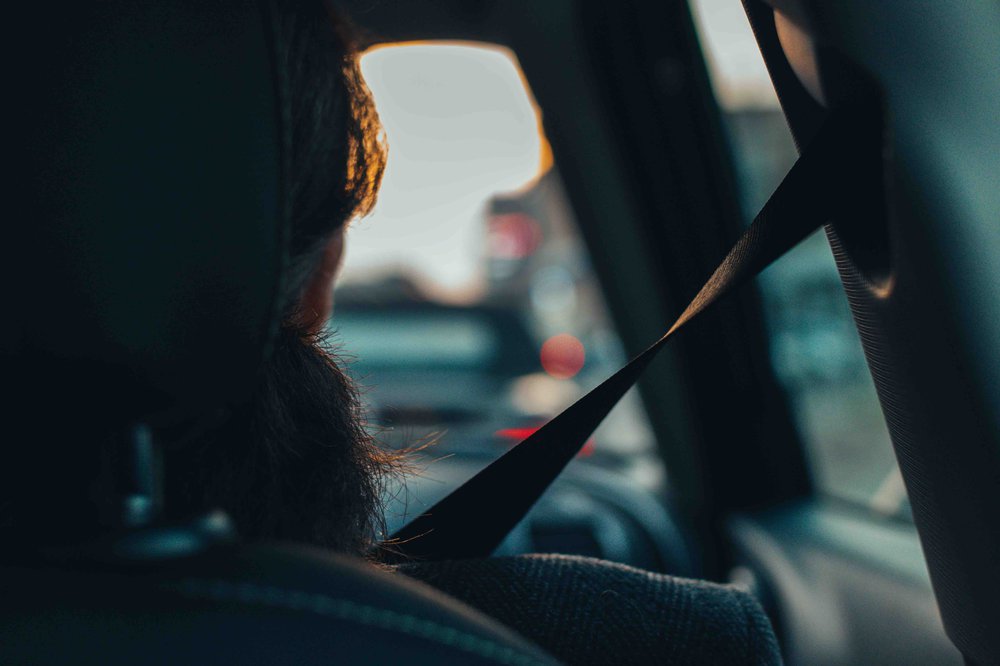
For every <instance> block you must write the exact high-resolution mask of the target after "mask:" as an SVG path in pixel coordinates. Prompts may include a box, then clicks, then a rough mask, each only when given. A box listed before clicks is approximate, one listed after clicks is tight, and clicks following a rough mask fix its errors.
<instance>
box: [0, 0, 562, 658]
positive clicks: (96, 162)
mask: <svg viewBox="0 0 1000 666" xmlns="http://www.w3.org/2000/svg"><path fill="white" fill-rule="evenodd" d="M260 4H263V3H260ZM7 21H8V25H10V26H14V27H15V30H13V33H14V35H13V40H12V41H11V42H10V43H8V46H9V47H11V48H12V49H13V51H14V52H15V53H17V54H18V59H17V60H16V62H17V63H18V65H17V67H16V68H15V69H16V70H17V71H16V72H15V76H14V77H13V83H12V90H13V93H14V94H13V95H12V96H11V99H16V100H17V101H16V103H15V104H12V106H13V107H14V109H15V115H16V120H15V123H14V125H13V127H15V128H16V129H15V134H16V137H15V139H16V140H15V152H14V156H13V159H12V160H11V161H12V162H13V164H14V166H15V179H16V180H15V181H14V182H15V184H16V186H15V187H14V188H13V192H12V193H11V194H12V200H13V201H16V202H17V203H18V204H20V205H19V208H18V214H17V215H16V216H15V217H14V219H11V220H9V223H8V228H9V230H10V235H9V236H8V237H7V238H6V239H5V243H4V247H5V250H6V252H5V254H6V255H7V256H6V257H5V259H6V260H5V261H4V262H2V264H3V266H4V270H5V273H6V274H5V275H4V276H3V279H2V280H0V288H2V289H3V290H4V294H3V298H4V304H5V308H6V312H7V314H8V316H7V317H6V318H5V320H4V325H3V327H2V332H0V336H2V338H0V367H2V370H3V372H2V373H0V376H2V378H3V382H4V384H5V386H4V389H5V390H4V393H5V395H9V396H10V400H5V402H4V405H3V408H2V409H3V417H4V418H3V420H4V423H5V426H6V427H7V435H8V436H5V437H4V438H3V444H2V450H0V455H2V456H4V461H3V463H0V469H2V475H3V477H4V478H3V480H2V483H0V488H2V492H3V494H4V496H3V498H0V505H2V506H0V539H2V541H3V551H2V555H0V597H2V599H3V602H2V603H0V616H2V618H0V662H3V663H5V664H21V663H32V664H50V663H52V664H55V663H100V664H114V663H121V664H126V663H128V664H134V663H147V664H148V663H163V664H167V663H170V664H177V663H185V664H198V663H212V664H216V663H221V662H236V663H260V664H275V663H297V664H310V663H317V664H320V663H321V664H329V663H331V662H336V663H392V662H398V663H418V664H424V663H468V664H542V663H552V662H551V660H550V659H549V658H548V657H546V656H545V655H544V654H542V653H541V652H540V651H538V650H537V649H535V648H534V647H532V646H530V645H529V644H528V643H526V642H525V641H524V640H523V639H520V638H518V637H517V636H515V635H514V634H513V633H512V632H510V631H509V630H506V629H504V628H502V627H500V626H499V625H498V624H496V623H495V622H493V621H490V620H488V619H486V618H485V617H484V616H482V615H480V614H478V613H476V612H475V611H473V610H471V609H469V608H466V607H463V606H462V605H461V604H458V603H457V602H454V601H451V600H449V599H447V598H445V597H444V596H442V595H440V594H439V593H435V592H433V591H431V590H429V589H428V588H424V587H423V586H420V585H419V584H417V583H413V582H407V581H406V580H404V579H402V577H399V576H391V575H389V574H387V573H385V572H381V571H378V570H376V569H375V568H374V567H372V566H370V565H367V564H365V563H363V562H360V561H354V560H351V559H347V558H343V557H334V556H329V555H324V554H319V553H315V552H309V551H304V550H297V549H293V548H285V547H279V546H272V547H248V546H241V545H240V544H239V542H238V539H237V538H236V536H235V535H234V534H233V533H232V530H231V529H229V527H228V524H227V522H226V520H225V518H224V516H206V517H203V518H201V519H198V520H192V521H190V522H188V523H183V524H163V523H162V522H161V521H160V520H159V519H157V513H156V511H155V504H156V501H157V498H156V496H155V478H154V477H155V474H154V473H153V472H154V471H155V465H154V464H152V462H153V458H155V454H156V442H152V441H151V440H150V433H151V432H154V431H155V429H156V427H181V426H184V425H185V424H190V423H197V422H198V421H199V420H200V419H204V418H207V417H211V416H212V415H213V414H215V413H216V412H218V411H219V410H220V409H225V408H226V407H227V406H228V405H231V404H237V403H240V402H241V401H243V400H245V399H246V397H247V393H248V391H249V390H250V387H252V386H253V384H254V380H255V377H256V373H257V370H258V367H259V365H260V363H261V361H262V360H263V359H264V358H265V356H266V354H267V350H268V345H269V341H270V339H271V337H272V334H273V332H274V331H276V329H277V325H278V321H279V313H280V311H281V310H282V307H281V305H282V304H281V303H280V302H279V294H280V293H281V274H282V266H283V263H284V261H285V248H284V237H285V223H286V219H285V217H286V216H285V198H284V196H283V191H282V186H283V184H284V181H283V176H284V168H283V157H284V155H285V154H286V149H287V137H286V134H287V126H288V123H287V122H286V120H287V119H286V118H285V117H284V116H285V111H284V109H285V108H286V106H287V104H286V102H287V100H284V99H283V98H282V91H283V90H284V86H283V76H282V72H281V71H280V70H279V69H277V68H275V67H273V65H272V61H273V58H272V54H271V50H270V46H271V35H270V32H269V25H270V24H269V21H268V20H267V12H266V8H265V11H263V12H262V10H261V7H260V6H259V4H258V3H256V2H253V1H251V0H218V1H217V2H211V3H202V2H173V1H169V2H142V3H132V2H124V1H122V2H116V1H112V2H103V3H82V4H74V5H72V6H67V7H60V9H59V10H58V11H56V10H55V9H54V8H53V7H51V6H49V5H44V4H43V5H39V4H38V3H21V4H20V5H18V6H17V7H16V8H12V9H11V11H10V12H9V13H8V16H7ZM8 62H15V61H14V60H9V61H8ZM15 433H16V434H17V435H16V436H14V434H15Z"/></svg>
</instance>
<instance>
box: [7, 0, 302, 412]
mask: <svg viewBox="0 0 1000 666" xmlns="http://www.w3.org/2000/svg"><path fill="white" fill-rule="evenodd" d="M19 4H20V5H21V8H18V9H16V10H13V11H12V13H13V14H16V16H13V17H9V19H10V20H9V23H8V25H12V26H18V28H17V30H16V31H15V32H16V33H17V37H16V42H15V44H14V45H13V47H14V49H15V52H17V53H19V58H20V62H22V63H25V66H24V67H22V68H20V71H18V72H17V73H16V75H15V83H14V85H15V89H16V92H15V93H14V94H12V95H10V96H8V100H10V101H12V102H13V103H14V104H13V106H15V107H16V108H15V115H16V116H17V120H16V121H15V124H14V125H13V129H14V133H15V134H16V136H15V137H14V139H15V143H16V144H17V153H16V155H15V159H14V160H12V162H13V165H14V168H15V170H16V178H17V181H15V182H20V185H18V186H17V187H15V188H14V196H15V197H16V199H17V201H18V206H17V212H16V214H15V216H14V219H12V220H9V224H10V226H11V229H10V232H12V235H13V239H11V237H10V236H8V241H9V244H8V246H7V250H8V252H9V253H10V254H11V255H12V256H11V257H10V258H9V260H8V261H6V262H5V266H6V270H8V271H9V273H10V274H9V275H7V276H4V279H3V281H2V282H3V286H2V289H3V290H4V298H3V302H4V308H5V311H6V313H7V317H6V323H5V324H4V326H3V327H2V328H3V330H2V332H0V336H2V337H0V354H2V357H3V365H4V366H5V368H6V371H5V373H4V375H5V377H6V380H7V382H8V388H11V389H14V390H15V391H16V392H17V393H18V395H19V396H20V397H21V400H22V401H23V404H24V405H28V406H33V405H34V406H37V405H38V404H39V403H40V402H43V403H45V404H47V405H50V406H52V407H54V408H55V409H54V411H55V412H56V413H58V412H60V411H61V410H62V409H63V408H64V407H66V406H69V407H70V408H72V409H74V410H76V411H81V412H83V411H86V412H89V413H91V415H93V416H94V417H95V418H98V419H100V420H104V419H105V417H106V418H107V419H109V420H111V421H113V422H122V421H126V422H127V421H128V420H135V419H147V418H151V417H152V416H153V415H157V414H158V415H160V416H161V417H162V416H163V415H164V414H174V415H177V414H184V415H191V414H193V413H197V412H198V411H199V410H203V409H206V408H209V407H214V406H218V405H220V404H225V403H226V402H228V401H234V400H239V399H241V398H242V397H243V395H244V393H245V392H246V391H247V390H248V388H249V387H250V386H251V385H252V380H253V377H254V374H255V372H256V370H257V368H258V366H259V363H260V361H261V359H262V358H263V355H264V354H265V351H266V348H267V345H268V341H269V339H270V336H271V334H272V331H273V330H274V329H275V326H276V322H277V314H278V311H279V308H280V303H279V302H278V300H279V293H280V289H279V281H280V275H281V268H282V262H283V256H284V252H285V248H284V243H283V240H282V238H283V235H284V232H283V218H284V214H283V203H282V201H283V197H282V193H281V187H280V183H281V171H282V169H281V167H280V160H281V157H280V156H281V153H282V148H281V146H282V143H283V142H282V141H281V130H280V128H281V127H282V126H283V124H282V123H281V122H280V118H279V116H280V114H281V108H282V105H281V103H280V101H279V99H278V98H277V96H276V92H275V91H276V89H280V85H277V84H276V81H277V79H276V72H275V69H274V68H273V67H272V57H271V54H270V46H269V35H268V28H267V22H266V21H265V20H263V17H262V12H261V11H260V8H259V7H258V5H257V3H255V2H253V1H250V0H217V1H213V2H211V3H208V4H206V3H201V2H128V1H113V2H101V3H72V4H70V5H68V6H60V7H59V9H58V10H56V9H55V8H53V7H51V6H49V5H47V4H46V3H19ZM26 5H27V7H25V6H26ZM8 92H10V90H8Z"/></svg>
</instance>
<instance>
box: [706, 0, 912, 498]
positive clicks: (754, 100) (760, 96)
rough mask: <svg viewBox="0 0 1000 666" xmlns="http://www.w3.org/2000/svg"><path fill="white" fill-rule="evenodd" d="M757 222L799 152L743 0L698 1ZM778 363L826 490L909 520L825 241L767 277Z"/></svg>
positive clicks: (749, 211)
mask: <svg viewBox="0 0 1000 666" xmlns="http://www.w3.org/2000/svg"><path fill="white" fill-rule="evenodd" d="M692 9H693V11H694V14H695V19H696V24H697V25H698V29H699V32H700V37H701V41H702V45H703V48H704V49H705V56H706V60H707V62H708V66H709V72H710V74H711V77H712V83H713V87H714V89H715V93H716V97H717V99H718V101H719V104H720V106H721V109H722V113H723V118H724V122H725V125H726V129H727V130H728V135H729V140H730V144H731V147H732V151H733V158H734V161H735V163H736V167H737V172H738V174H737V175H738V178H739V181H740V185H741V194H742V206H743V210H744V213H745V217H746V220H747V221H749V220H750V219H752V218H753V216H754V215H755V214H756V213H757V211H758V210H760V208H761V206H762V205H763V204H764V202H765V201H766V200H767V198H768V196H770V194H771V192H773V191H774V189H775V188H776V187H777V185H778V183H779V182H780V181H781V179H782V177H784V175H785V173H787V171H788V169H789V168H790V167H791V166H792V164H793V163H794V162H795V158H796V155H797V153H796V150H795V146H794V144H793V142H792V138H791V134H790V133H789V131H788V126H787V124H786V123H785V120H784V117H783V116H782V113H781V109H780V108H779V106H778V100H777V97H776V95H775V92H774V88H773V87H772V85H771V81H770V78H769V77H768V74H767V70H766V68H765V66H764V62H763V59H762V58H761V55H760V51H759V50H758V47H757V44H756V41H755V40H754V38H753V33H752V31H751V29H750V25H749V22H748V21H747V18H746V15H745V14H744V12H743V8H742V6H741V5H740V3H738V2H730V0H692ZM760 286H761V289H762V292H763V296H764V306H765V316H766V319H767V324H768V328H769V334H770V346H771V349H770V351H771V359H772V362H773V363H774V368H775V371H776V374H777V375H778V378H779V380H780V381H781V382H782V384H783V385H784V386H785V388H786V390H787V391H788V393H789V396H790V398H791V402H792V407H793V409H794V412H795V417H796V419H797V421H798V427H799V431H800V433H801V435H802V438H803V439H804V441H805V443H806V446H807V452H808V455H809V458H810V461H811V464H812V467H813V472H814V475H815V478H816V481H817V484H818V486H819V488H820V489H821V491H823V492H825V493H827V494H829V495H832V496H835V497H839V498H843V499H848V500H852V501H856V502H862V503H865V504H867V505H869V506H871V507H872V508H874V509H876V510H878V511H880V512H883V513H887V514H892V515H900V514H902V515H906V514H908V505H907V503H906V493H905V490H904V488H903V483H902V478H901V477H900V475H899V470H898V468H897V466H896V460H895V458H894V456H893V453H892V447H891V444H890V442H889V434H888V431H887V429H886V426H885V421H884V419H883V417H882V412H881V410H880V408H879V405H878V399H877V396H876V394H875V388H874V386H873V384H872V380H871V376H870V375H869V373H868V369H867V366H866V365H865V360H864V355H863V353H862V350H861V343H860V341H859V339H858V335H857V331H856V329H855V327H854V322H853V321H852V319H851V313H850V309H849V307H848V305H847V300H846V297H845V295H844V292H843V290H842V289H841V286H840V279H839V277H838V275H837V269H836V266H835V264H834V260H833V255H832V253H831V251H830V247H829V245H828V244H827V241H826V236H825V235H824V234H823V233H822V232H819V233H816V234H814V235H813V236H811V237H810V238H808V239H807V240H806V241H804V242H803V243H802V244H801V245H800V246H799V247H798V248H796V249H795V250H793V251H792V252H791V253H789V254H788V255H787V256H785V257H784V258H782V259H781V260H780V261H778V262H777V263H775V264H774V265H773V266H772V267H770V268H769V269H767V270H766V271H765V272H764V273H763V274H762V275H761V278H760Z"/></svg>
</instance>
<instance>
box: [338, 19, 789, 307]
mask: <svg viewBox="0 0 1000 666" xmlns="http://www.w3.org/2000/svg"><path fill="white" fill-rule="evenodd" d="M692 6H693V9H694V13H695V18H696V22H697V24H698V26H699V30H700V34H701V39H702V42H703V45H704V46H705V48H706V51H707V54H708V63H709V68H710V71H711V72H712V77H713V82H714V85H715V88H716V93H717V95H718V97H719V100H720V102H721V104H722V105H723V107H725V108H728V109H736V108H745V107H762V106H773V105H774V104H775V103H776V100H775V98H774V93H773V90H772V88H771V86H770V81H769V80H768V78H767V72H766V70H765V69H764V65H763V62H762V61H761V58H760V54H759V52H758V51H757V46H756V43H755V42H754V41H753V37H752V35H751V33H750V28H749V25H748V23H747V19H746V16H745V15H744V13H743V10H742V7H741V6H740V3H738V2H733V1H732V0H694V1H693V3H692ZM361 69H362V72H363V74H364V76H365V80H366V81H367V82H368V85H369V87H370V88H371V91H372V95H373V97H374V99H375V104H376V107H377V108H378V111H379V115H380V116H381V119H382V123H383V125H384V127H385V132H386V139H387V141H388V145H389V161H388V165H387V169H386V174H385V180H384V182H383V185H382V190H381V193H380V196H379V202H378V205H377V206H376V207H375V210H374V211H373V213H372V214H371V215H370V216H369V217H367V218H365V219H362V220H359V221H356V222H355V223H353V224H352V226H351V229H350V231H349V232H348V243H347V255H346V260H345V267H344V272H343V274H342V276H341V279H342V280H343V282H344V283H350V282H357V281H365V280H371V279H378V277H380V276H383V275H386V274H389V273H394V272H400V271H401V272H404V273H407V274H411V275H417V276H418V277H419V278H420V280H421V282H422V285H423V286H424V287H425V288H427V289H429V290H430V291H432V292H434V293H435V295H436V296H437V297H439V298H442V299H444V300H453V301H462V300H467V299H469V298H471V295H472V294H475V293H476V291H477V286H478V285H480V284H481V282H482V280H483V278H484V276H483V275H482V274H481V272H482V269H483V266H482V262H481V257H482V254H483V251H484V235H485V231H486V228H485V222H484V219H483V212H484V208H485V206H486V204H487V202H488V201H489V199H490V198H491V196H493V195H494V194H497V193H501V192H510V191H515V190H518V189H521V188H523V187H526V186H527V185H529V184H530V183H531V182H533V180H534V179H535V178H536V177H537V176H538V175H539V172H540V170H541V169H542V168H543V167H542V165H543V163H544V161H545V159H546V158H545V157H543V152H544V151H545V146H544V145H543V144H544V139H543V138H542V137H541V136H540V135H539V128H540V123H539V119H538V115H537V110H536V108H535V106H534V103H533V100H532V97H531V93H530V92H529V91H528V90H527V88H526V84H525V82H524V79H523V77H522V75H521V71H520V68H519V66H518V64H517V60H516V58H515V57H514V55H513V54H512V53H511V52H509V51H508V50H506V49H503V48H499V47H490V46H475V45H470V44H457V43H452V44H427V43H418V44H409V45H395V46H383V47H378V48H375V49H373V50H371V51H369V52H368V53H366V54H365V55H364V56H363V57H362V59H361ZM418 249H419V251H417V250H418Z"/></svg>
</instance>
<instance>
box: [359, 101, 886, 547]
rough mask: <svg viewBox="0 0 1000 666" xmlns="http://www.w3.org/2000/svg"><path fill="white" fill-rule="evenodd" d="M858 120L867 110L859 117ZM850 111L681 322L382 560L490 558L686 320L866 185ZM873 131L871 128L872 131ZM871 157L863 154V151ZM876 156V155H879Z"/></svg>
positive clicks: (796, 169)
mask: <svg viewBox="0 0 1000 666" xmlns="http://www.w3.org/2000/svg"><path fill="white" fill-rule="evenodd" d="M860 120H863V119H860ZM863 127H865V123H864V122H859V115H858V114H857V113H855V112H853V111H848V110H844V111H837V112H831V113H830V114H829V117H828V118H827V120H826V122H825V123H824V125H823V126H822V127H821V128H820V130H819V131H818V132H817V133H816V136H815V137H814V138H813V139H812V141H810V142H809V144H808V145H807V147H806V149H805V150H804V151H803V153H802V155H801V156H800V157H799V159H798V160H797V161H796V163H795V165H794V166H793V167H792V169H791V170H790V171H789V172H788V174H787V175H786V176H785V178H784V180H783V181H782V182H781V184H780V185H779V186H778V189H777V190H775V192H774V194H773V195H771V198H770V199H769V200H768V201H767V203H766V204H765V205H764V207H763V209H762V210H761V211H760V213H758V214H757V216H756V217H755V218H754V220H753V222H752V223H751V224H750V226H749V227H748V228H747V229H746V231H745V232H744V233H743V235H742V236H741V237H740V239H739V240H738V241H737V242H736V245H735V246H734V247H733V248H732V250H730V251H729V254H727V255H726V258H725V259H724V260H723V261H722V263H721V264H720V265H719V267H718V268H717V269H716V270H715V272H714V273H713V274H712V276H711V277H710V278H709V279H708V282H706V283H705V285H704V286H703V287H702V288H701V290H700V291H699V292H698V294H697V295H696V296H695V297H694V299H693V300H692V301H691V302H690V304H689V305H688V306H687V308H685V310H684V311H683V312H682V313H681V315H680V317H678V318H677V321H675V322H674V323H673V325H672V326H671V327H670V329H669V330H668V331H667V332H666V334H664V335H663V337H661V338H660V339H659V340H657V341H656V342H654V343H653V344H652V345H651V346H650V347H649V348H647V349H646V350H645V351H644V352H642V353H641V354H639V355H638V356H636V357H635V358H633V359H632V360H631V361H630V362H629V363H628V364H627V365H625V367H623V368H622V369H621V370H619V371H618V372H616V373H615V374H613V375H612V376H611V377H609V378H608V379H606V380H605V381H604V382H603V383H601V384H600V385H598V386H597V387H596V388H595V389H593V390H592V391H590V392H589V393H587V394H586V395H584V396H583V397H582V398H580V399H579V400H578V401H576V402H575V403H573V404H572V405H570V406H569V407H568V408H566V409H565V410H564V411H563V412H562V413H560V414H559V415H558V416H556V417H555V418H553V419H552V420H551V421H549V422H548V423H546V424H545V425H544V426H542V427H541V428H540V429H539V430H537V431H536V432H534V433H533V434H532V435H531V436H529V437H528V438H527V439H525V440H524V441H522V442H521V443H520V444H518V445H517V446H515V447H513V448H512V449H510V450H509V451H508V452H507V453H505V454H504V455H503V456H501V457H500V458H498V459H497V460H496V461H494V462H493V463H491V464H490V465H489V466H487V467H486V468H484V469H483V470H482V471H480V472H479V473H478V474H476V475H475V476H474V477H472V478H471V479H469V480H468V481H466V482H465V483H464V484H463V485H462V486H460V487H459V488H457V489H456V490H454V491H453V492H452V493H451V494H449V495H448V496H447V497H445V498H444V499H442V500H441V501H440V502H438V503H437V504H435V505H434V506H433V507H432V508H431V509H429V510H428V511H426V512H425V513H423V514H421V515H420V516H418V517H417V518H416V519H414V520H413V521H412V522H410V523H409V524H407V525H406V526H405V527H403V528H401V529H400V530H399V531H398V532H396V533H395V534H394V535H393V536H392V537H391V538H389V539H388V540H386V541H384V542H382V543H381V544H380V546H379V552H378V553H377V554H376V557H377V558H378V559H380V560H381V561H383V562H387V563H398V562H402V561H407V560H439V559H463V558H473V557H488V556H489V555H490V554H491V553H492V552H493V550H495V549H496V547H497V546H498V545H500V542H501V541H503V539H504V537H506V535H507V534H508V533H509V532H510V531H511V529H513V528H514V526H515V525H517V523H518V522H520V521H521V519H522V518H523V517H524V516H525V515H526V514H527V512H528V510H529V509H530V508H531V506H532V505H533V504H534V503H535V501H536V500H537V499H538V498H539V497H540V496H541V495H542V493H543V492H545V490H546V488H548V486H549V485H550V484H551V483H552V481H553V480H555V478H556V477H557V476H558V475H559V473H560V472H561V471H562V469H563V468H564V467H565V466H566V464H567V463H569V461H570V460H572V459H573V457H574V456H575V455H576V454H577V452H578V451H579V450H580V448H581V447H582V446H583V445H584V443H585V442H586V441H587V440H588V439H589V438H590V436H591V434H592V433H593V432H594V430H595V429H596V428H597V426H598V425H600V423H601V421H602V420H603V419H604V417H605V416H607V414H608V412H610V411H611V409H612V408H613V407H614V406H615V405H616V404H617V403H618V401H619V400H620V399H621V398H622V396H623V395H624V394H625V392H626V391H628V389H630V388H631V387H632V386H633V385H634V384H635V383H636V381H637V380H638V379H639V376H640V375H641V374H642V372H643V370H645V368H646V366H648V365H649V363H650V361H652V360H653V358H654V357H655V356H656V354H657V353H658V352H659V350H660V349H662V348H663V346H664V345H665V344H666V342H667V341H668V340H670V339H671V338H672V337H673V336H674V335H676V334H677V333H678V332H679V331H680V330H681V329H682V328H683V327H684V326H685V325H686V324H687V323H688V322H690V321H691V320H692V319H694V318H695V317H697V316H698V315H699V314H701V313H702V312H704V311H705V310H706V309H707V308H708V307H710V306H711V305H713V304H714V303H715V302H717V301H718V300H719V299H721V298H722V297H723V296H725V295H726V294H728V293H730V292H731V291H732V290H733V289H734V288H735V287H737V286H739V285H741V284H743V283H745V282H747V281H748V280H750V279H751V278H753V277H754V276H756V275H757V274H758V273H759V272H760V271H762V270H763V269H764V268H766V267H767V266H768V265H769V264H771V263H772V262H773V261H774V260H776V259H778V258H779V257H781V256H782V255H784V254H785V253H786V252H788V251H789V250H790V249H792V248H793V247H794V246H795V245H797V244H798V243H799V241H801V240H803V239H804V238H805V237H806V236H808V235H810V234H811V233H812V232H813V231H815V230H816V229H818V228H819V227H820V226H821V225H823V224H824V223H825V222H826V221H827V220H828V219H829V218H830V217H831V216H832V214H833V213H834V212H835V211H836V210H838V209H842V208H843V207H844V206H845V205H849V204H848V203H847V202H848V201H850V200H851V198H852V194H853V193H855V192H866V193H867V192H869V191H870V190H869V189H868V188H869V187H870V182H865V181H866V179H867V180H870V179H871V178H872V176H873V172H872V171H871V169H869V168H866V166H867V165H871V164H872V163H873V162H872V160H871V158H870V156H868V155H866V154H865V153H864V151H865V150H867V151H868V152H869V153H871V151H872V150H873V145H874V146H875V150H876V151H877V150H878V146H879V142H878V141H877V140H875V141H874V142H873V141H872V139H873V137H872V136H871V134H870V133H867V132H864V131H859V128H863ZM874 138H875V139H877V137H874ZM866 157H867V158H868V159H865V158H866ZM879 163H880V162H879V161H876V162H874V164H879Z"/></svg>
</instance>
